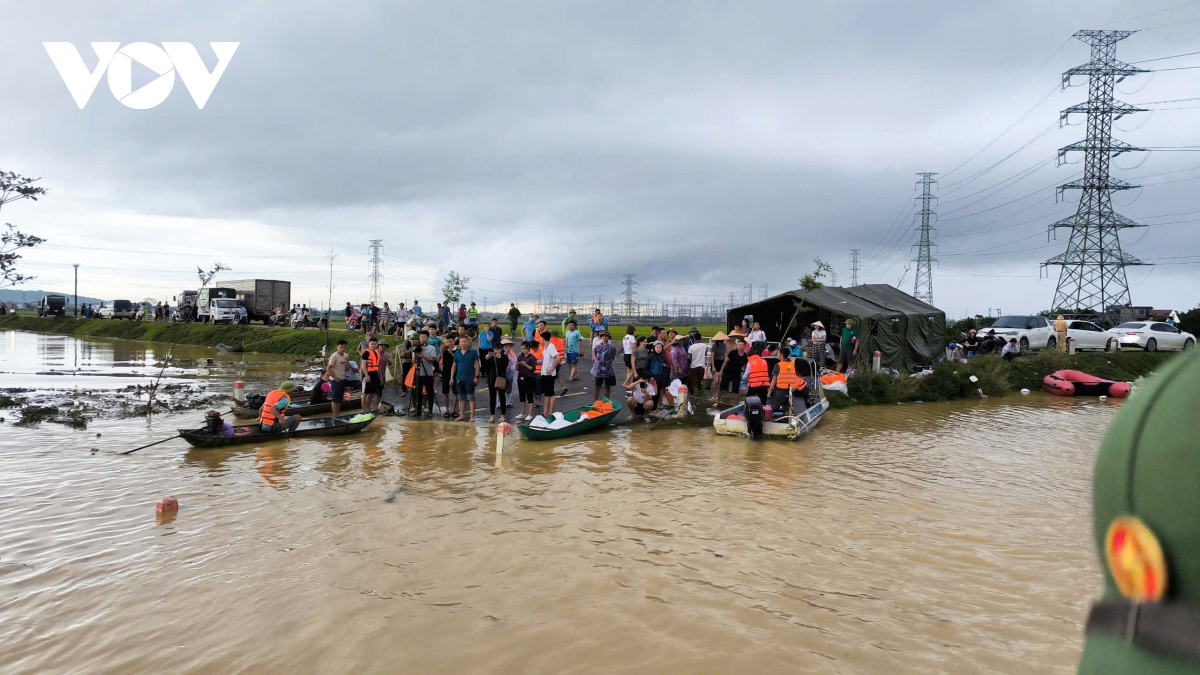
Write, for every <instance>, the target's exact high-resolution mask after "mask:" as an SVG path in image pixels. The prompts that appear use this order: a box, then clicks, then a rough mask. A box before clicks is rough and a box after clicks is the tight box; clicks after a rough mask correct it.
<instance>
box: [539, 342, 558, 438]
mask: <svg viewBox="0 0 1200 675" xmlns="http://www.w3.org/2000/svg"><path fill="white" fill-rule="evenodd" d="M550 337H551V336H550V331H548V330H547V331H542V335H541V338H542V369H541V393H542V416H543V417H545V418H546V419H550V417H551V416H552V415H554V385H555V383H556V382H557V381H558V377H557V373H558V364H560V363H562V360H563V355H562V354H559V353H558V347H555V346H554V343H553V342H551V341H550Z"/></svg>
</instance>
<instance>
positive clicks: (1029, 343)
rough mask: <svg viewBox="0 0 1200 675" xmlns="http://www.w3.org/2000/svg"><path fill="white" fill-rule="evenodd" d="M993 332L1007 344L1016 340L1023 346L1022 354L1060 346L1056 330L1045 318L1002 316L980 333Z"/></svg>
mask: <svg viewBox="0 0 1200 675" xmlns="http://www.w3.org/2000/svg"><path fill="white" fill-rule="evenodd" d="M992 330H995V331H996V335H998V336H1001V337H1003V338H1004V341H1005V342H1008V341H1009V340H1012V339H1014V338H1015V339H1016V341H1017V344H1018V345H1020V346H1021V353H1022V354H1026V353H1029V352H1031V351H1039V350H1042V349H1054V348H1055V347H1056V346H1058V338H1057V337H1056V336H1055V335H1054V329H1053V328H1052V327H1051V326H1050V322H1049V321H1047V320H1046V317H1044V316H1002V317H1000V318H999V319H996V322H995V323H993V324H992V325H990V326H988V327H987V328H985V329H983V330H982V331H980V333H981V334H983V333H989V332H991V331H992Z"/></svg>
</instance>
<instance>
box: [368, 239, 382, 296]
mask: <svg viewBox="0 0 1200 675" xmlns="http://www.w3.org/2000/svg"><path fill="white" fill-rule="evenodd" d="M368 250H370V251H371V299H370V301H371V302H374V303H376V304H378V303H381V302H383V259H382V258H380V257H379V256H380V254H382V253H383V240H382V239H372V240H371V246H370V247H368Z"/></svg>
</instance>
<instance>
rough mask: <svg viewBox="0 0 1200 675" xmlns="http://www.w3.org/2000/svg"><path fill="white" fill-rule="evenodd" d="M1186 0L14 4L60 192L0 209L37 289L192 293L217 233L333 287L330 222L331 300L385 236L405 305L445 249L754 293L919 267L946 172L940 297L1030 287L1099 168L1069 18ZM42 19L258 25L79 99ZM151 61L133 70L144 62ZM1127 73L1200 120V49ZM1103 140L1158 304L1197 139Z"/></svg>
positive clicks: (1093, 19)
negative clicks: (933, 183) (186, 79)
mask: <svg viewBox="0 0 1200 675" xmlns="http://www.w3.org/2000/svg"><path fill="white" fill-rule="evenodd" d="M1180 4H1182V3H1180V2H1178V1H1175V2H1172V1H1171V0H1162V1H1161V2H1149V1H1147V2H1138V3H1129V2H1118V1H1108V0H1087V1H1086V2H1085V1H1078V2H1065V1H1056V2H1053V3H1046V2H1041V1H1037V2H1035V1H1032V0H1031V1H1028V2H998V3H986V4H985V3H962V2H938V3H934V2H919V3H897V2H882V1H881V2H855V1H850V2H839V3H817V2H798V1H796V0H780V1H778V2H765V1H764V2H757V1H753V0H751V1H747V2H738V3H716V2H644V1H638V2H632V1H631V2H588V3H584V2H563V1H556V2H536V3H534V2H508V1H505V2H477V3H458V2H437V3H433V2H425V3H408V2H394V1H393V2H345V3H336V4H331V3H328V2H321V3H317V2H298V1H294V0H290V1H288V2H229V3H225V2H210V3H150V2H146V3H126V6H127V7H128V9H125V10H118V9H115V7H117V5H113V4H100V3H93V2H62V3H44V4H39V5H37V6H36V9H30V10H29V11H22V12H9V13H7V14H6V15H5V20H4V22H3V23H2V24H0V68H2V69H3V71H2V72H3V82H4V88H3V95H2V96H0V168H3V169H9V170H14V171H17V172H19V173H23V174H28V175H33V176H41V177H43V184H44V185H45V186H46V187H47V188H49V189H50V190H51V193H50V195H48V196H47V197H46V198H45V199H44V200H42V201H39V202H37V203H33V202H20V203H14V204H11V205H9V206H7V207H5V208H4V209H3V211H2V212H0V221H4V222H11V223H14V224H16V225H18V226H19V227H20V228H21V229H22V230H24V231H26V232H29V233H33V234H37V235H39V236H42V237H45V238H46V239H47V243H46V244H45V245H44V246H42V247H39V248H38V249H37V250H35V251H34V252H31V253H29V254H28V255H27V259H26V261H25V263H24V265H23V268H22V271H24V272H26V273H30V274H36V275H37V276H38V279H37V280H36V281H34V282H33V283H32V284H31V286H30V287H32V288H53V289H56V290H68V289H69V288H70V286H71V264H72V263H76V262H78V263H79V264H80V265H81V267H80V293H81V294H83V293H86V294H87V295H92V296H99V297H106V298H118V297H120V298H130V299H135V300H137V299H142V298H160V299H162V298H169V297H170V296H171V295H174V294H176V293H177V292H178V291H179V290H182V289H184V288H194V287H195V286H196V285H197V283H196V275H195V267H196V266H197V265H201V266H209V265H211V264H212V263H214V262H216V261H221V262H223V263H225V264H226V265H228V266H229V267H231V268H233V271H232V272H229V273H227V274H226V275H223V276H225V277H227V278H246V277H262V278H279V279H290V280H291V281H292V282H293V291H294V292H293V296H294V299H295V300H296V301H297V302H311V303H314V304H317V305H323V304H325V298H326V295H327V292H328V291H327V289H326V286H327V283H328V276H329V265H328V263H327V262H326V260H325V256H326V252H327V251H328V250H329V248H330V247H331V246H332V247H333V249H334V250H335V252H336V253H337V258H336V260H335V262H334V266H333V275H334V283H335V284H336V287H335V289H334V291H333V302H334V305H335V306H341V305H342V304H344V303H345V301H346V300H353V301H359V300H363V299H365V298H366V297H367V293H368V276H367V275H368V271H369V270H368V263H367V260H368V257H367V245H368V240H369V239H376V238H378V239H382V240H383V241H384V250H385V257H384V275H385V282H384V290H385V297H386V298H387V299H389V300H390V301H391V302H392V303H393V304H394V303H395V302H397V301H400V300H404V299H406V298H407V299H409V300H411V299H412V297H413V296H414V295H415V296H417V297H420V298H422V299H423V300H425V303H424V304H426V305H431V304H432V301H434V300H436V299H437V298H436V297H435V295H436V291H435V288H440V285H441V279H442V278H443V277H444V276H445V274H446V272H447V271H448V270H452V269H453V270H458V271H460V272H462V273H464V274H467V275H470V276H472V277H473V282H472V284H471V288H472V292H473V293H474V297H475V299H476V300H477V301H480V302H482V301H483V299H484V298H487V299H488V302H489V303H490V304H492V305H497V304H499V303H500V302H503V303H505V306H507V303H508V302H511V301H513V300H516V301H517V302H518V303H520V304H522V305H524V306H526V307H530V306H532V304H533V300H534V298H535V297H536V294H537V293H538V291H539V290H540V291H541V293H542V297H543V299H548V298H549V295H550V293H551V292H553V293H554V294H555V295H556V296H557V297H560V298H561V297H569V296H570V295H571V294H574V295H575V298H576V300H577V303H578V304H579V305H591V304H594V303H595V299H596V298H597V296H603V297H604V298H605V303H606V304H607V303H608V302H609V300H611V299H612V298H613V297H614V296H616V295H617V294H618V293H619V292H620V290H621V287H620V282H621V280H622V275H623V274H637V281H638V282H640V283H641V284H642V286H640V287H639V288H638V291H639V299H642V300H646V301H657V300H661V299H671V298H677V299H678V300H679V301H681V302H683V301H707V300H711V299H713V298H721V299H724V300H728V298H729V294H730V293H731V292H732V293H734V294H735V297H737V298H738V299H739V300H740V299H741V298H742V295H743V293H744V292H745V289H744V287H745V286H748V285H753V286H754V294H755V296H756V297H758V295H759V294H760V292H761V287H762V286H764V285H766V286H767V287H768V290H769V292H770V293H771V294H774V293H778V292H781V291H784V290H788V289H791V288H794V287H795V286H796V279H797V277H799V276H801V275H802V274H804V273H806V272H808V271H810V270H811V268H812V267H813V264H812V259H813V258H814V257H821V258H823V259H824V260H826V261H828V262H830V263H832V264H833V265H834V267H835V268H836V270H837V273H838V281H839V283H840V284H843V285H844V284H847V283H848V281H849V264H848V256H849V252H850V250H851V249H852V248H859V249H861V251H862V260H863V264H862V272H861V273H860V281H862V282H864V283H867V282H872V283H882V282H887V283H893V284H894V283H896V282H897V281H898V280H902V282H901V287H902V288H903V289H904V290H905V291H907V292H912V284H913V276H914V275H913V271H912V270H909V271H908V272H907V274H906V273H905V265H907V264H910V263H909V262H908V261H909V260H910V259H911V257H912V252H911V250H910V248H909V246H910V244H912V243H913V242H914V241H915V239H914V235H913V233H912V225H913V223H912V218H911V215H910V213H909V209H910V207H911V205H912V203H913V201H912V197H914V196H915V191H914V184H915V181H916V180H917V176H916V175H915V174H916V172H919V171H937V172H939V173H940V174H941V175H940V176H939V177H938V178H939V180H940V181H941V183H942V185H941V186H939V191H940V192H942V193H943V196H942V197H941V200H940V204H939V205H938V207H937V210H938V211H939V212H940V213H941V216H940V222H939V223H938V224H937V230H938V235H937V237H936V238H935V242H936V243H937V245H938V254H937V257H938V258H940V261H941V265H940V268H938V269H935V271H934V303H935V304H936V305H938V306H939V307H942V308H943V309H945V310H946V312H947V313H948V314H949V315H951V316H960V315H962V314H963V313H964V312H966V311H968V310H969V311H970V312H971V313H976V312H979V313H983V312H985V311H987V309H988V308H989V307H991V308H1003V309H1004V310H1005V311H1006V312H1016V311H1034V310H1040V309H1044V308H1046V307H1048V306H1049V304H1050V303H1051V301H1052V299H1053V294H1054V286H1055V281H1056V280H1057V268H1053V269H1052V270H1051V272H1052V278H1050V279H1039V278H1038V276H1039V267H1038V263H1039V262H1040V261H1042V260H1044V259H1045V258H1048V257H1050V256H1052V255H1055V254H1057V253H1060V252H1062V251H1063V250H1064V249H1065V246H1066V237H1065V233H1064V234H1063V235H1060V237H1059V240H1058V241H1048V240H1047V235H1046V226H1047V224H1048V223H1050V222H1053V221H1054V220H1056V219H1058V218H1061V217H1063V216H1065V215H1068V214H1069V213H1071V212H1072V211H1073V209H1074V203H1073V200H1075V199H1076V198H1077V193H1070V192H1069V193H1067V194H1066V195H1065V198H1066V199H1067V200H1068V201H1066V202H1056V201H1055V191H1054V188H1053V186H1054V185H1055V184H1057V183H1063V182H1067V181H1069V180H1070V179H1071V178H1073V177H1074V175H1075V174H1076V173H1077V172H1078V171H1079V170H1080V169H1081V168H1082V165H1081V164H1065V165H1062V166H1058V165H1056V162H1055V161H1054V160H1053V157H1054V156H1055V149H1056V148H1058V147H1060V146H1063V145H1067V144H1069V143H1072V142H1075V141H1077V140H1081V139H1082V137H1083V134H1084V130H1083V127H1082V126H1081V125H1078V124H1076V125H1074V126H1066V127H1063V128H1059V127H1058V125H1057V119H1058V111H1059V110H1060V109H1062V108H1065V107H1067V106H1069V105H1072V104H1075V103H1078V102H1080V101H1082V100H1084V99H1085V98H1086V95H1087V94H1086V87H1084V86H1079V87H1073V88H1070V89H1067V90H1066V91H1061V90H1059V89H1058V88H1057V85H1058V84H1059V83H1060V80H1061V73H1062V71H1063V70H1066V69H1067V68H1070V67H1072V66H1075V65H1079V64H1082V63H1085V62H1086V61H1087V60H1088V47H1087V46H1086V45H1084V44H1083V43H1081V42H1078V41H1076V40H1072V39H1070V36H1071V34H1072V33H1073V32H1075V31H1076V30H1078V29H1080V28H1086V27H1097V26H1100V25H1103V24H1108V23H1110V22H1116V23H1113V24H1112V25H1110V26H1105V27H1107V28H1129V29H1133V28H1150V30H1145V31H1143V32H1140V33H1137V34H1135V35H1133V36H1132V37H1130V38H1129V39H1128V40H1126V41H1124V42H1122V43H1121V44H1120V45H1119V47H1118V51H1117V54H1118V58H1121V59H1123V60H1126V61H1141V60H1145V59H1157V58H1160V57H1165V56H1174V55H1179V54H1184V53H1187V52H1197V51H1200V2H1193V3H1190V4H1188V5H1187V6H1183V7H1175V6H1177V5H1180ZM1172 7H1175V8H1174V9H1170V8H1172ZM1158 10H1167V11H1158ZM1151 13H1152V14H1151ZM1138 14H1149V15H1148V16H1143V17H1140V18H1132V19H1131V18H1130V17H1133V16H1135V15H1138ZM1126 19H1128V20H1126ZM47 41H61V42H72V43H73V44H75V45H76V46H77V47H78V48H79V51H80V53H81V54H82V55H83V59H84V61H85V63H86V64H87V65H88V67H89V68H91V67H94V66H95V63H96V56H95V55H94V53H93V52H92V50H91V48H90V47H89V46H88V43H90V42H92V41H120V42H121V43H123V44H128V43H132V42H138V41H142V42H151V43H156V44H157V43H161V42H168V41H188V42H192V43H193V44H195V45H196V47H197V49H198V50H199V52H200V55H201V56H202V58H203V59H204V60H205V63H206V64H207V66H208V67H209V68H210V69H211V68H212V67H213V66H214V64H215V62H216V57H215V56H214V54H213V51H212V49H211V48H210V47H209V46H208V43H209V42H210V41H233V42H240V43H241V45H240V47H239V48H238V50H237V52H236V54H235V55H234V56H233V59H232V61H231V62H230V64H229V66H228V69H227V71H226V72H225V75H224V77H223V78H222V79H221V80H220V83H219V84H218V85H217V86H216V89H215V90H214V92H213V94H212V96H211V98H210V99H209V100H208V103H207V105H206V106H205V107H204V109H203V110H199V109H197V108H196V105H195V103H194V102H193V101H192V98H191V97H190V96H189V95H188V92H187V90H186V89H185V87H184V85H183V83H182V82H181V81H179V78H176V82H175V85H174V90H173V92H172V93H171V95H170V96H169V97H168V98H167V99H166V101H165V102H163V103H162V104H161V105H159V106H158V107H155V108H152V109H149V110H134V109H130V108H127V107H125V106H124V105H122V104H121V103H120V102H118V101H117V100H116V99H115V98H114V96H113V94H112V93H111V92H110V90H109V87H108V85H107V81H106V80H101V82H100V84H99V86H98V87H97V88H96V90H95V92H94V94H93V95H92V98H91V100H90V101H89V103H88V104H87V107H86V108H85V109H84V110H80V109H78V107H77V106H76V105H75V103H74V102H73V100H72V98H71V96H70V94H69V93H68V91H67V87H66V86H65V85H64V83H63V81H62V79H61V78H60V76H59V74H58V72H57V71H56V70H55V67H54V65H53V63H52V62H51V60H50V58H49V56H48V55H47V52H46V50H45V49H44V48H43V46H42V42H47ZM1192 65H1200V56H1190V57H1183V58H1173V59H1164V60H1157V61H1153V62H1148V63H1144V64H1141V67H1143V68H1147V69H1151V68H1177V67H1184V66H1192ZM138 68H140V66H138V65H136V64H135V73H134V82H133V86H134V88H135V89H136V88H137V87H138V86H140V85H141V84H144V83H146V82H149V81H150V80H151V79H153V78H152V77H151V76H148V75H147V73H149V71H145V72H139V71H138V70H136V69H138ZM1076 83H1078V84H1085V82H1084V80H1082V79H1079V80H1077V81H1076ZM1118 90H1119V91H1120V92H1121V93H1120V94H1119V96H1120V97H1121V98H1122V99H1123V100H1126V101H1129V102H1131V103H1140V102H1159V101H1176V100H1177V99H1191V101H1181V102H1171V103H1153V104H1150V105H1148V106H1147V107H1150V108H1154V109H1156V110H1155V112H1153V113H1151V114H1145V113H1143V114H1140V115H1136V116H1132V117H1127V118H1125V119H1122V120H1121V121H1119V122H1118V123H1117V131H1115V132H1114V135H1116V136H1117V137H1119V138H1121V139H1123V140H1126V141H1128V142H1130V143H1133V144H1135V145H1140V146H1151V147H1177V146H1200V131H1197V130H1198V129H1200V124H1197V122H1198V121H1200V69H1193V70H1175V71H1163V72H1156V73H1153V74H1148V75H1140V76H1137V77H1134V78H1130V79H1128V80H1126V81H1125V82H1123V83H1121V84H1119V85H1118ZM1026 113H1028V114H1026ZM1081 121H1082V119H1075V120H1073V122H1081ZM1014 123H1015V124H1014ZM1143 123H1144V124H1143ZM1139 125H1141V126H1139ZM1006 130H1007V131H1006ZM1031 141H1032V142H1031ZM989 143H992V144H991V145H990V146H989V145H988V144H989ZM1023 146H1024V147H1023ZM985 147H986V149H984V148H985ZM1022 148H1023V149H1022ZM981 149H983V151H982V152H980V150H981ZM1014 152H1015V154H1013V153H1014ZM976 153H979V154H978V155H977V154H976ZM1009 155H1011V157H1008V156H1009ZM1006 157H1008V158H1007V159H1005V158H1006ZM1002 159H1003V160H1004V161H1003V162H1001V163H1000V164H998V165H995V166H994V167H993V165H994V164H996V162H998V161H1000V160H1002ZM1079 159H1081V157H1079V156H1069V157H1068V158H1067V160H1068V161H1071V162H1075V161H1077V160H1079ZM968 160H970V161H968ZM1143 160H1144V163H1142V164H1140V166H1139V163H1141V162H1143ZM964 162H966V164H963V163H964ZM1114 164H1115V165H1116V166H1117V167H1121V168H1119V169H1117V170H1116V171H1115V175H1117V176H1118V177H1121V178H1123V179H1125V180H1128V181H1130V182H1134V183H1144V184H1145V185H1146V187H1145V188H1144V189H1142V190H1134V191H1130V192H1125V193H1120V194H1117V195H1116V196H1115V198H1114V201H1115V203H1116V204H1117V209H1118V210H1119V211H1120V212H1121V213H1123V214H1125V215H1127V216H1130V217H1133V218H1135V219H1141V220H1143V222H1147V223H1155V224H1156V225H1155V226H1154V227H1151V228H1148V229H1145V230H1131V231H1127V233H1126V236H1125V237H1124V240H1125V242H1126V250H1127V251H1128V252H1130V253H1132V254H1133V255H1136V256H1139V257H1141V258H1142V259H1144V260H1147V261H1154V262H1158V263H1175V264H1161V265H1158V266H1156V267H1136V268H1130V269H1129V279H1130V283H1131V284H1132V285H1133V286H1132V292H1133V299H1134V301H1135V303H1138V304H1152V305H1155V306H1159V307H1179V308H1190V307H1193V306H1195V305H1196V304H1197V302H1200V283H1198V282H1200V264H1191V263H1193V262H1200V228H1198V227H1197V225H1198V224H1200V214H1198V213H1197V212H1200V204H1198V203H1197V202H1198V201H1200V200H1197V199H1196V197H1195V195H1196V194H1197V187H1200V182H1196V181H1200V156H1197V153H1194V152H1168V151H1159V152H1153V153H1149V154H1148V155H1147V154H1145V153H1137V154H1128V155H1122V156H1120V157H1118V158H1117V159H1116V160H1115V162H1114ZM989 167H991V168H990V169H989ZM1135 167H1136V168H1135ZM1191 167H1194V169H1190V168H1191ZM1189 169H1190V170H1189ZM1167 172H1172V173H1167ZM977 174H978V175H977ZM1143 176H1145V178H1144V179H1142V178H1141V177H1143ZM1193 179H1195V180H1193ZM964 181H965V182H964ZM976 193H978V194H976ZM952 200H953V201H952ZM1010 202H1011V203H1010ZM1189 212H1190V213H1189ZM1172 214H1184V215H1172ZM1180 221H1183V222H1180ZM1179 256H1192V257H1186V258H1185V257H1179ZM1177 263H1188V264H1177ZM584 298H587V300H584Z"/></svg>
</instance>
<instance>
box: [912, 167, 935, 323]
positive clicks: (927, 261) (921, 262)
mask: <svg viewBox="0 0 1200 675" xmlns="http://www.w3.org/2000/svg"><path fill="white" fill-rule="evenodd" d="M917 175H918V176H920V177H921V180H920V181H919V183H918V184H919V185H920V186H921V196H920V197H917V199H920V200H921V210H920V211H919V212H917V214H916V215H918V216H920V217H921V225H920V226H919V227H918V228H917V232H919V233H920V235H921V239H920V241H919V242H918V243H916V244H913V247H914V248H916V249H917V257H916V259H915V260H914V261H913V262H915V263H917V278H916V280H915V281H914V282H913V297H915V298H916V299H918V300H920V301H921V302H924V303H925V304H927V305H932V304H933V269H932V268H933V263H935V262H937V260H936V259H935V258H933V257H932V255H931V254H930V248H933V247H934V245H933V244H932V243H930V241H929V236H930V233H931V232H932V231H933V228H932V227H931V226H930V221H931V220H932V219H933V216H934V213H933V209H932V208H931V207H930V202H932V201H933V200H934V199H936V198H935V197H934V196H933V193H932V189H933V186H934V185H937V181H936V180H934V179H933V177H934V176H936V175H937V174H936V173H930V172H928V171H927V172H925V173H919V174H917Z"/></svg>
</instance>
